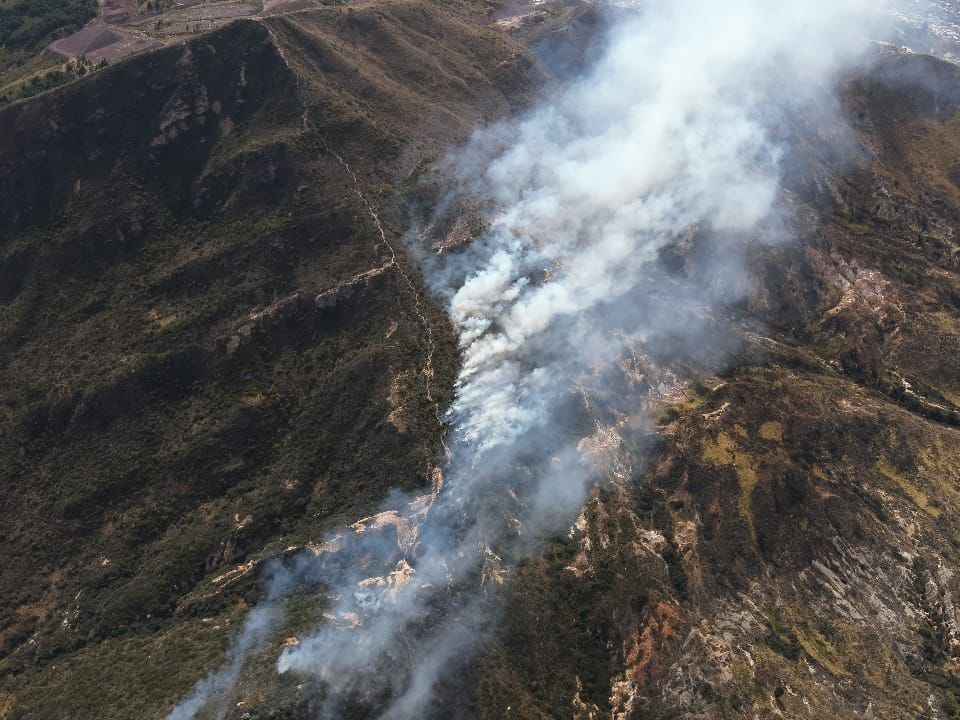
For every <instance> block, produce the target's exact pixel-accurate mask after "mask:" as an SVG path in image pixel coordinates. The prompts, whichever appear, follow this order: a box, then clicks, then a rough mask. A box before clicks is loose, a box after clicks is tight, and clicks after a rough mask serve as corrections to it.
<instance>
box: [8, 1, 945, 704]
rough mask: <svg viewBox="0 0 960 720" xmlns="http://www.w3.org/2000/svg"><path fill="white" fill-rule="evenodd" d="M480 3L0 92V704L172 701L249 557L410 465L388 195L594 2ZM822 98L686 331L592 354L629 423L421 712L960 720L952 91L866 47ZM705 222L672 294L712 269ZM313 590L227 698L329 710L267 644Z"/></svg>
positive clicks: (413, 196)
mask: <svg viewBox="0 0 960 720" xmlns="http://www.w3.org/2000/svg"><path fill="white" fill-rule="evenodd" d="M487 11H488V8H487V7H486V6H481V5H480V4H475V3H469V2H452V3H447V2H444V3H439V2H419V1H415V2H402V3H401V2H389V1H388V2H377V3H373V4H363V5H355V6H350V7H344V8H324V9H319V10H310V11H308V12H297V13H292V14H289V15H283V16H276V17H270V18H265V19H262V20H256V21H254V20H242V21H238V22H235V23H233V24H231V25H228V26H227V27H225V28H222V29H220V30H217V31H216V32H213V33H210V34H207V35H203V36H201V37H199V38H196V39H194V40H191V41H189V42H187V43H185V44H182V45H178V46H173V47H168V48H165V49H162V50H159V51H156V52H152V53H149V54H144V55H142V56H138V57H135V58H132V59H130V60H128V61H125V62H122V63H118V64H116V65H113V66H110V67H108V68H106V69H104V70H101V71H100V72H98V73H97V74H96V75H94V76H92V77H89V78H87V79H85V80H81V81H78V82H77V83H75V84H72V85H70V86H68V87H65V88H61V89H59V90H57V91H54V92H50V93H46V94H43V95H41V96H39V97H36V98H33V99H32V100H30V101H27V102H21V103H17V104H14V105H12V106H9V107H6V108H4V109H2V110H0V199H2V200H0V238H2V239H0V368H2V372H3V378H4V380H5V382H4V384H3V387H2V388H0V458H2V460H3V462H2V463H0V483H2V486H3V488H4V490H5V492H4V493H3V494H2V495H0V552H2V555H3V557H4V558H5V560H4V569H3V572H2V573H0V720H4V719H8V718H9V719H13V718H65V717H98V718H99V717H102V718H143V717H147V718H160V717H164V716H165V715H166V713H167V712H169V711H170V709H171V708H172V707H173V706H174V704H175V703H176V702H177V701H178V700H179V699H181V698H182V697H183V696H184V694H185V693H187V692H188V691H189V690H190V688H191V687H192V686H193V685H194V683H195V682H197V680H199V679H201V678H203V677H204V676H205V675H206V674H207V673H208V672H209V671H210V670H212V669H214V668H216V667H218V666H219V665H220V663H221V662H222V659H223V657H224V652H225V650H226V649H227V647H228V645H229V642H230V640H231V638H232V637H234V636H235V633H236V630H237V628H238V627H239V625H240V623H241V621H242V619H243V618H244V617H245V615H246V614H247V612H248V610H249V609H250V608H251V607H254V606H256V604H257V602H258V601H259V600H261V599H262V597H263V594H264V590H263V588H264V583H263V581H262V577H261V570H262V569H263V566H264V560H265V559H267V558H269V557H273V556H282V555H287V556H290V555H292V553H293V551H294V550H296V549H299V548H302V547H303V546H304V545H306V544H307V543H309V542H317V541H318V540H319V538H321V536H322V534H323V532H324V530H326V529H329V528H330V527H333V526H340V525H351V524H353V523H355V522H356V521H357V520H359V519H360V518H363V517H364V516H365V515H367V514H369V512H370V511H371V509H372V508H374V507H375V506H378V505H379V503H380V502H381V501H382V500H383V499H384V498H385V497H387V496H388V494H389V492H390V490H391V489H392V488H400V489H404V490H416V489H420V488H429V487H430V483H431V478H432V477H433V476H434V473H435V466H436V465H437V464H438V463H442V461H443V458H444V455H443V451H442V446H441V439H442V436H443V431H444V428H443V424H442V417H443V415H442V414H443V411H444V410H445V408H446V407H447V405H448V404H449V403H450V400H451V397H452V383H453V379H454V376H455V374H456V370H457V365H458V358H457V352H456V343H455V338H454V336H453V332H452V329H451V328H450V326H449V323H448V322H447V320H446V318H445V317H444V315H443V312H442V311H441V309H440V308H439V307H438V306H437V305H436V303H435V301H434V300H433V299H432V298H430V297H429V296H428V295H427V294H426V293H425V291H424V290H423V286H422V282H421V278H420V275H419V274H418V272H417V270H416V268H415V266H414V265H413V263H411V262H410V261H409V260H408V259H407V258H406V257H405V255H404V253H403V250H402V245H401V243H400V237H401V235H402V234H403V232H404V231H405V230H406V229H407V227H408V220H409V218H408V217H406V215H405V212H406V211H407V210H405V208H407V209H408V210H409V209H410V208H413V209H414V210H416V211H422V210H424V208H426V209H427V212H428V213H429V209H430V203H431V202H432V201H434V200H435V199H436V197H437V196H438V195H439V194H441V193H442V192H443V191H444V183H445V182H447V181H448V180H449V179H450V178H448V177H446V176H445V175H444V172H445V171H444V166H443V165H442V164H441V163H439V162H438V161H439V160H440V159H441V158H442V156H443V154H444V153H445V151H446V150H447V149H448V148H450V147H452V146H454V145H457V144H460V143H462V142H463V141H464V140H465V139H466V138H467V137H468V136H469V134H470V132H471V131H472V130H473V129H474V128H475V127H476V126H477V125H478V124H480V123H489V122H491V121H495V120H497V119H501V118H505V117H509V116H510V115H512V114H513V115H515V114H517V113H519V112H521V111H522V110H523V109H524V108H525V107H527V106H529V104H530V103H531V102H532V101H533V100H534V99H535V97H536V96H537V95H538V93H541V92H544V91H545V89H546V90H549V89H551V88H555V87H557V85H552V84H551V83H557V84H560V83H563V82H564V81H565V80H567V79H568V78H570V77H571V76H573V75H574V74H576V72H577V69H578V68H579V67H582V65H583V63H584V62H585V61H586V60H587V59H588V58H590V57H592V56H593V54H594V53H595V48H596V44H595V43H596V39H597V37H598V34H599V33H601V32H602V30H603V28H604V27H605V25H606V23H607V22H608V21H609V20H610V18H611V13H612V12H614V11H605V10H600V9H598V8H597V7H592V6H591V7H585V8H583V7H576V6H574V5H572V4H571V5H567V4H556V5H547V6H540V5H533V6H529V7H527V6H523V7H522V8H521V9H520V10H518V11H517V12H512V10H511V8H510V7H507V8H505V9H501V15H502V16H501V15H497V14H494V15H492V16H491V15H489V14H488V12H487ZM518 15H519V16H522V17H517V16H518ZM490 19H492V20H494V21H497V20H499V21H500V22H499V24H497V23H496V22H494V23H488V22H487V21H488V20H490ZM841 98H842V100H841V102H840V103H839V105H838V107H837V108H833V109H832V110H834V111H835V112H833V113H823V112H819V113H818V112H815V109H812V108H809V109H805V110H803V111H800V110H798V112H797V113H796V114H795V115H794V116H793V117H792V118H791V120H790V122H789V123H784V125H783V127H780V128H779V130H778V131H779V132H780V133H782V137H780V138H779V139H780V140H783V141H785V142H789V145H790V146H791V147H792V148H793V149H794V151H793V153H792V154H791V155H789V156H788V157H786V158H785V161H784V168H785V176H784V178H783V183H782V200H783V202H784V203H785V204H786V206H787V207H789V208H790V210H791V212H790V213H788V214H787V216H786V219H785V223H786V225H787V226H788V230H789V233H788V235H789V238H790V240H789V241H788V242H785V243H783V244H781V245H777V246H773V247H771V246H769V245H764V244H759V243H757V244H754V245H750V247H749V249H748V251H747V255H748V257H747V261H748V265H749V267H750V269H751V272H752V278H751V279H752V283H753V284H752V286H751V292H750V293H748V300H746V301H744V302H741V303H739V304H737V305H736V306H734V307H732V308H728V309H727V310H724V311H723V312H722V313H718V314H717V316H715V317H707V318H701V319H700V320H702V321H703V322H704V323H705V324H706V325H709V326H710V327H711V328H713V329H714V335H713V336H712V337H714V336H715V337H716V338H719V339H718V340H717V341H716V343H715V344H714V345H712V344H710V343H704V344H703V346H701V347H698V348H692V349H691V348H679V349H677V350H676V352H669V353H668V352H664V353H663V356H658V357H647V356H646V355H644V354H643V353H642V352H639V351H638V352H637V354H636V355H635V356H634V357H632V358H629V359H628V361H625V362H623V363H621V364H619V365H617V366H616V367H611V368H609V369H608V374H609V376H610V377H611V378H612V380H613V381H615V382H613V384H612V387H614V388H615V389H616V391H617V393H619V395H620V397H618V398H617V401H618V402H620V403H621V404H623V405H624V406H626V405H629V404H630V403H637V407H636V408H631V412H637V413H640V411H641V410H642V411H643V413H642V415H643V417H649V420H650V422H649V423H643V422H639V423H637V424H636V425H631V426H629V428H628V431H626V430H625V431H623V437H622V438H620V441H618V442H608V441H609V437H605V436H602V433H601V432H599V431H598V437H597V438H591V439H589V440H590V442H592V443H593V445H592V446H591V448H592V449H591V452H594V453H595V454H596V455H597V456H599V457H605V453H608V454H609V455H610V458H609V462H610V467H611V468H614V467H615V468H616V472H613V471H611V472H610V473H609V474H610V477H609V478H607V480H608V482H606V483H603V484H599V485H598V486H597V487H595V488H594V489H593V491H592V493H591V496H590V499H589V502H588V503H587V505H586V506H585V508H584V510H583V512H582V514H581V516H580V518H578V520H577V522H576V523H575V524H574V526H573V528H571V529H570V532H569V533H564V534H562V535H561V536H559V537H556V538H553V539H552V540H550V541H549V542H548V543H547V545H546V547H545V549H544V550H543V552H542V553H540V554H539V555H538V557H536V558H534V559H528V560H524V561H523V562H521V563H520V564H519V565H518V566H517V567H515V568H512V569H511V568H509V566H507V567H506V568H505V569H503V570H502V572H501V571H500V570H497V571H495V572H492V573H491V574H490V576H489V577H490V578H491V580H490V582H487V583H486V584H485V592H487V593H488V596H489V597H491V598H493V597H495V598H496V599H497V600H498V601H500V602H502V609H503V611H502V613H501V622H500V624H499V625H498V629H497V630H496V632H495V634H494V636H493V637H492V638H491V639H490V641H489V642H488V643H486V644H485V645H484V646H483V648H482V650H481V652H480V656H479V657H478V658H476V660H475V661H473V662H471V663H469V667H468V668H467V669H466V671H464V672H462V673H457V674H456V677H454V678H452V679H451V680H449V682H447V683H446V684H445V685H444V686H443V687H442V688H440V691H439V692H438V693H437V696H436V698H435V703H436V710H437V715H438V716H439V717H464V718H474V717H482V718H505V717H509V718H536V719H543V718H578V719H579V720H586V719H587V718H601V717H613V718H617V719H618V720H626V719H628V718H681V717H683V718H743V719H744V720H746V719H747V718H750V719H753V718H778V717H829V718H869V717H876V718H904V719H906V718H921V717H923V718H943V719H946V718H957V717H960V665H958V662H960V609H958V605H957V603H958V600H957V598H958V597H960V580H958V571H960V525H958V521H957V517H960V274H958V270H960V248H958V245H957V240H956V227H957V223H958V221H960V171H958V168H960V120H958V119H957V111H958V109H960V71H958V69H957V68H956V67H955V66H953V65H949V64H946V63H943V62H940V61H938V60H934V59H932V58H928V57H925V56H917V55H900V54H896V53H893V54H886V55H882V56H880V57H878V59H877V62H876V63H875V65H874V66H873V67H872V68H871V69H870V70H869V72H866V73H863V74H860V75H858V76H856V77H850V78H847V79H846V80H845V82H844V85H843V87H842V92H841ZM460 209H461V210H462V208H460ZM464 214H465V215H466V216H467V221H466V222H463V223H462V224H460V225H456V224H454V225H453V226H452V227H453V228H454V229H453V230H452V231H451V233H450V234H451V236H455V237H453V239H454V240H456V241H457V242H458V243H461V242H465V241H467V240H469V239H470V235H471V233H472V232H473V231H474V230H475V228H474V226H473V224H472V222H471V221H472V220H473V219H475V218H472V217H470V212H469V211H468V212H466V213H464ZM458 219H462V218H458ZM717 241H718V238H717V237H713V236H711V235H710V234H709V233H706V232H701V231H699V230H698V231H696V232H693V233H691V234H690V235H689V236H688V237H686V238H685V239H684V242H683V243H678V244H677V245H676V246H673V247H670V248H668V249H667V250H666V251H665V252H663V253H662V255H661V258H660V267H659V269H658V272H660V273H661V277H662V279H663V282H664V288H667V289H668V288H669V287H670V283H674V282H676V283H702V284H708V283H711V282H714V281H717V280H718V279H717V277H716V276H715V273H716V270H715V268H713V267H712V265H711V262H710V260H711V258H712V257H713V256H712V255H711V252H710V249H711V246H712V243H715V242H717ZM664 296H665V302H668V301H669V294H668V293H667V292H666V290H665V291H664ZM716 345H723V346H724V348H725V349H729V348H731V347H732V348H733V349H732V350H730V352H729V353H727V354H726V355H725V356H723V357H721V354H720V353H718V352H717V351H716V350H717V347H716ZM668 374H669V375H670V377H672V378H684V379H685V380H686V381H685V382H683V383H682V385H683V387H684V388H685V389H684V390H683V391H682V392H680V393H675V394H672V395H670V396H668V397H663V398H657V399H656V402H654V401H653V400H651V399H650V397H651V396H653V395H655V393H650V390H651V389H654V388H656V387H658V386H659V385H660V381H661V378H663V377H666V376H667V375H668ZM596 420H597V427H598V428H599V427H600V426H601V420H602V419H601V418H596ZM579 429H580V428H574V430H579ZM505 502H506V501H505ZM387 536H388V538H387V539H388V540H392V541H393V542H396V541H397V538H396V537H393V538H391V537H389V533H387ZM485 572H486V569H485ZM324 610H325V608H324V607H323V601H322V599H318V596H317V594H316V593H312V592H311V591H310V588H306V589H301V590H300V591H298V592H294V593H292V600H291V602H290V611H289V617H288V621H287V624H286V626H285V627H284V628H283V633H282V636H281V637H279V638H277V639H276V642H273V641H271V643H268V644H267V645H266V646H265V647H264V648H261V649H259V650H258V651H256V652H255V653H253V656H252V657H251V659H250V661H249V662H248V665H247V666H246V667H245V668H244V675H243V678H242V682H241V685H240V689H239V691H238V694H237V697H236V698H231V708H230V710H229V712H228V713H227V717H230V718H236V719H239V718H243V719H244V720H252V719H253V718H308V717H317V716H318V714H320V713H321V710H322V706H321V705H320V704H319V702H318V700H317V697H316V696H315V695H313V694H311V692H310V689H311V688H310V687H309V686H308V684H305V681H302V680H301V679H298V678H296V677H288V676H278V675H277V674H276V672H275V671H274V662H275V660H276V657H277V655H278V654H279V652H280V651H281V649H282V647H283V646H284V643H288V644H293V643H296V642H297V639H296V637H297V635H298V634H300V632H301V631H302V630H305V629H307V628H309V627H310V626H313V625H315V624H316V623H317V622H318V621H320V620H321V618H322V615H323V612H324ZM400 664H401V662H400V661H398V662H397V665H398V667H399V666H400ZM394 670H395V668H393V667H386V668H384V672H387V673H389V672H393V671H394ZM233 700H236V702H233ZM380 709H381V708H378V707H377V706H376V704H375V703H371V704H370V705H368V706H357V707H351V708H350V709H349V713H348V714H347V717H364V718H366V717H377V716H378V714H379V710H380Z"/></svg>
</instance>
